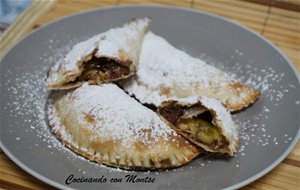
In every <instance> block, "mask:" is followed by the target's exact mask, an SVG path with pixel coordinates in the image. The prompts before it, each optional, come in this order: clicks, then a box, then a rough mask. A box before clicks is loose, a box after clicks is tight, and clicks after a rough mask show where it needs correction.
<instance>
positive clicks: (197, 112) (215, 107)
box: [158, 96, 239, 156]
mask: <svg viewBox="0 0 300 190" xmlns="http://www.w3.org/2000/svg"><path fill="white" fill-rule="evenodd" d="M158 113H159V114H160V115H161V116H162V117H163V118H164V119H165V120H166V121H167V122H169V123H170V126H172V128H173V129H174V130H176V131H177V132H178V133H179V134H181V135H183V136H184V137H186V138H187V139H188V140H190V141H191V142H193V143H194V144H196V145H198V146H199V147H201V148H203V149H205V150H206V151H209V152H218V153H223V154H228V155H230V156H233V154H234V153H235V152H236V150H237V148H238V144H239V137H238V129H237V127H236V125H235V124H234V122H233V120H232V118H231V115H230V113H229V112H228V111H227V110H226V108H225V107H224V106H223V105H222V104H221V102H220V101H218V100H216V99H212V98H207V97H195V96H194V97H190V98H184V99H181V100H177V101H174V100H169V101H165V102H163V103H162V105H160V106H159V108H158Z"/></svg>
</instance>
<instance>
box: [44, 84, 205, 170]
mask: <svg viewBox="0 0 300 190" xmlns="http://www.w3.org/2000/svg"><path fill="white" fill-rule="evenodd" d="M47 109H48V111H47V112H48V117H49V123H50V126H51V128H52V131H53V132H54V134H55V135H56V136H57V137H58V138H59V139H60V140H61V141H62V142H63V143H64V144H65V145H66V146H67V147H69V148H70V149H71V150H73V151H74V152H76V153H78V154H80V155H82V156H84V157H86V158H88V159H89V160H92V161H95V162H98V163H102V164H106V165H110V166H114V167H120V168H124V169H147V170H156V169H166V168H173V167H178V166H181V165H184V164H187V163H188V162H190V161H191V160H192V159H194V158H195V157H197V156H198V155H199V154H200V152H201V150H202V149H199V148H197V147H196V146H195V145H193V144H192V143H190V142H189V141H187V140H186V139H185V138H184V137H182V136H181V135H179V134H177V133H176V132H175V131H174V130H173V129H172V128H170V127H169V126H168V125H167V124H166V123H164V122H163V121H162V120H161V118H160V117H159V116H158V115H157V114H156V113H155V112H153V111H152V110H150V109H148V108H147V107H144V106H143V105H141V104H140V103H138V102H137V101H136V100H135V99H133V98H131V97H130V96H128V95H127V94H126V93H125V92H124V91H122V90H121V89H120V88H119V87H118V86H117V85H115V84H102V85H99V86H98V85H89V84H88V83H84V84H83V85H82V86H81V87H79V88H77V89H75V90H73V91H70V90H67V91H56V92H54V93H53V94H52V95H51V98H50V100H49V105H48V108H47Z"/></svg>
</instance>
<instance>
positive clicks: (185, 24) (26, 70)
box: [0, 6, 300, 189]
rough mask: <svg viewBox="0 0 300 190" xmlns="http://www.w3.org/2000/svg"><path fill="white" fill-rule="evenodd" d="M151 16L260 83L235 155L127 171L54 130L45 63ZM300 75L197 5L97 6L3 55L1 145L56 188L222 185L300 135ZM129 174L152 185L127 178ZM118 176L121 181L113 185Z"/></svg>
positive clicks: (261, 168)
mask: <svg viewBox="0 0 300 190" xmlns="http://www.w3.org/2000/svg"><path fill="white" fill-rule="evenodd" d="M144 16H150V17H152V19H153V22H152V25H151V30H153V31H154V32H155V33H156V34H158V35H161V36H163V37H165V38H166V39H167V40H168V41H170V42H171V43H172V44H173V45H175V46H176V47H177V48H180V49H184V50H186V51H187V52H188V53H190V54H191V55H193V56H196V57H202V58H203V59H205V60H206V61H207V62H209V63H210V64H213V65H215V66H216V67H220V68H221V69H223V70H225V71H227V72H228V73H230V74H232V75H233V76H234V77H236V78H237V79H238V80H241V81H243V82H247V83H248V84H250V85H253V86H255V87H257V88H259V89H260V90H261V91H262V92H263V95H262V97H261V98H260V99H259V101H258V102H256V103H255V104H254V105H253V106H251V107H250V108H248V109H246V110H244V111H242V112H239V113H236V114H234V120H235V122H236V123H237V124H238V125H239V127H240V131H241V146H240V149H239V152H238V153H237V154H236V156H235V157H233V158H222V157H218V156H215V155H211V154H208V155H204V156H202V157H199V158H197V159H195V160H194V161H192V162H191V163H190V164H188V165H187V166H184V167H181V168H178V169H174V170H169V171H163V172H125V171H122V170H117V169H111V168H108V167H105V166H101V165H97V164H95V163H91V162H89V161H87V160H86V159H84V158H82V157H80V156H77V155H75V154H74V153H72V152H71V151H70V150H68V149H67V148H65V147H63V146H62V144H61V143H60V142H59V141H58V140H57V139H56V138H55V137H53V135H52V134H51V133H50V132H49V128H48V127H49V126H48V124H47V120H46V118H45V115H44V108H45V100H46V98H47V93H46V92H45V90H44V83H43V80H44V79H45V76H46V70H47V68H48V67H49V66H50V65H51V64H53V62H54V61H55V60H56V59H58V58H59V57H61V56H62V55H63V53H64V52H66V51H67V50H68V48H70V46H71V45H72V44H74V43H76V42H78V41H80V40H83V39H86V38H88V37H89V36H92V35H94V34H97V33H100V32H104V31H106V30H108V29H109V28H111V27H116V26H120V25H122V24H123V23H124V22H126V21H128V20H129V19H131V18H133V17H144ZM299 97H300V95H299V78H298V76H297V74H296V71H295V69H294V67H293V66H292V64H291V63H290V62H289V61H288V60H287V58H286V57H285V56H284V55H283V54H282V53H281V52H280V51H279V50H278V49H276V48H275V47H274V46H273V45H272V44H271V43H269V42H268V41H266V40H265V39H263V38H262V37H260V36H258V35H257V34H255V33H253V32H251V31H250V30H249V29H247V28H245V27H243V26H240V25H238V24H235V23H233V22H231V21H228V20H226V19H223V18H221V17H218V16H215V15H211V14H207V13H203V12H198V11H193V10H189V9H180V8H171V7H159V6H138V7H114V8H108V9H102V10H93V11H90V12H85V13H81V14H76V15H73V16H70V17H66V18H63V19H61V20H58V21H56V22H53V23H51V24H48V25H46V26H44V27H42V28H40V29H38V30H36V31H35V32H33V33H31V34H30V35H28V36H27V37H25V38H24V39H23V40H21V41H20V42H19V43H18V44H17V45H16V46H14V47H13V48H12V49H11V50H10V51H9V52H8V53H7V54H6V55H5V56H4V58H3V59H2V61H1V94H0V99H1V106H0V107H1V144H2V147H1V148H2V149H3V151H4V152H5V153H6V154H7V155H8V156H9V157H10V158H11V159H12V160H13V161H14V162H15V163H16V164H18V165H19V166H20V167H21V168H23V169H24V170H26V171H27V172H29V173H30V174H32V175H33V176H35V177H37V178H38V179H40V180H42V181H44V182H46V183H48V184H50V185H52V186H55V187H58V188H64V189H66V188H76V189H96V188H97V189H220V188H238V187H242V186H244V185H246V184H248V183H250V182H252V181H254V180H256V179H258V178H259V177H261V176H263V175H265V174H266V173H267V172H269V171H270V170H271V169H273V168H274V167H275V166H276V165H277V164H279V163H280V162H281V161H282V160H283V159H284V158H285V157H286V156H287V154H288V153H289V152H290V151H291V149H292V148H293V146H294V145H295V144H296V142H297V140H298V138H299V124H300V117H299V115H300V105H299V103H300V100H299ZM71 174H73V175H74V176H75V177H82V176H83V177H86V178H88V177H94V178H100V177H102V176H104V177H106V178H107V182H106V183H75V182H74V183H71V184H70V185H66V183H65V180H66V178H67V177H68V176H69V175H71ZM126 175H137V177H138V178H144V177H152V178H155V182H154V183H126V182H125V176H126ZM111 178H122V179H123V181H122V182H121V183H111V182H110V179H111Z"/></svg>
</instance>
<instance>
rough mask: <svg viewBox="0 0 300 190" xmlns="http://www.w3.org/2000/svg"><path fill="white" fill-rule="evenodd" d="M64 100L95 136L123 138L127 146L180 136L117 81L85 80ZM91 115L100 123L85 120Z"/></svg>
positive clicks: (80, 121)
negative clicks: (95, 82)
mask: <svg viewBox="0 0 300 190" xmlns="http://www.w3.org/2000/svg"><path fill="white" fill-rule="evenodd" d="M62 99H64V100H63V101H65V102H64V105H65V109H66V110H68V109H71V110H76V112H77V114H78V118H79V123H81V125H82V126H85V127H87V128H88V129H89V130H90V131H94V132H95V133H96V134H97V135H95V138H98V137H99V136H101V137H106V138H109V139H111V140H113V141H121V142H122V144H123V146H125V147H127V148H130V147H132V145H133V143H135V142H137V141H141V142H142V143H144V144H147V145H151V144H152V143H156V142H158V141H159V139H160V138H162V139H163V140H165V141H168V139H169V136H177V135H176V133H175V131H173V130H172V129H171V128H170V127H168V126H167V125H166V124H165V123H164V122H162V121H161V120H160V118H159V117H158V116H157V114H155V113H154V112H153V111H151V110H149V109H148V108H146V107H144V106H142V105H141V104H139V103H138V102H136V100H134V99H133V98H131V97H129V96H128V95H127V94H125V93H124V92H123V91H122V90H121V89H120V88H119V87H117V86H116V85H114V84H103V85H101V86H96V85H88V84H87V83H85V84H83V85H82V86H81V87H79V88H78V89H76V90H75V91H74V92H72V93H70V94H68V95H66V96H65V97H64V98H62ZM69 106H70V107H69ZM54 112H55V111H54ZM134 113H138V114H134ZM87 114H88V115H89V116H91V117H93V118H94V119H93V120H94V121H95V122H96V123H92V124H90V123H88V122H87V121H86V120H85V119H84V118H85V116H86V115H87ZM98 122H99V123H98ZM95 126H96V128H95ZM54 130H59V129H54ZM146 131H147V132H146ZM149 132H150V133H149ZM153 139H154V140H153Z"/></svg>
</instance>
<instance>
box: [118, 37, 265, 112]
mask: <svg viewBox="0 0 300 190" xmlns="http://www.w3.org/2000/svg"><path fill="white" fill-rule="evenodd" d="M121 85H122V86H123V88H124V89H125V90H126V91H127V92H128V93H129V94H130V95H134V96H135V97H136V98H137V99H138V100H139V101H140V102H141V103H147V104H153V105H155V106H158V105H159V104H160V103H161V102H163V101H165V100H167V99H178V98H186V97H190V96H193V95H196V96H207V97H211V98H216V99H219V100H220V101H221V102H222V103H223V104H224V105H225V106H226V107H227V108H228V109H229V110H230V111H237V110H241V109H243V108H245V107H247V106H249V105H250V104H252V103H253V102H255V101H256V100H257V99H258V97H259V96H260V92H259V91H258V90H256V89H254V88H251V87H249V86H247V85H245V84H242V83H240V82H237V81H234V80H233V79H232V78H230V77H229V76H228V75H227V74H226V73H224V72H222V71H221V70H219V69H217V68H215V67H213V66H211V65H208V64H206V63H205V62H204V61H202V60H200V59H196V58H193V57H191V56H190V55H188V54H187V53H185V52H183V51H180V50H178V49H176V48H175V47H173V46H172V45H171V44H169V43H168V42H167V41H166V40H165V39H163V38H161V37H159V36H157V35H155V34H153V33H152V32H148V33H147V34H146V36H145V38H144V42H143V45H142V52H141V56H140V61H139V65H138V68H137V74H136V76H134V77H132V78H130V79H128V80H126V81H125V82H122V83H121Z"/></svg>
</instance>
